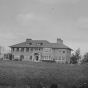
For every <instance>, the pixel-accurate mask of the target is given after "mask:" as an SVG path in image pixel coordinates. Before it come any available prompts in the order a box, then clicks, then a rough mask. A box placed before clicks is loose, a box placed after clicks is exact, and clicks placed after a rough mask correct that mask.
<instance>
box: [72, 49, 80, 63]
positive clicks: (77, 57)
mask: <svg viewBox="0 0 88 88" xmlns="http://www.w3.org/2000/svg"><path fill="white" fill-rule="evenodd" d="M80 59H81V55H80V48H78V49H77V50H76V51H75V54H72V56H71V58H70V63H73V64H77V63H78V61H79V60H80Z"/></svg>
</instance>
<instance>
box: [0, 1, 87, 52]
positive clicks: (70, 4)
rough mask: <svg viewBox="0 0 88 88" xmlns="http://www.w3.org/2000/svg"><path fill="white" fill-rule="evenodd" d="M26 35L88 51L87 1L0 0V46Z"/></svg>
mask: <svg viewBox="0 0 88 88" xmlns="http://www.w3.org/2000/svg"><path fill="white" fill-rule="evenodd" d="M26 38H31V39H38V40H43V39H44V40H48V41H50V42H56V39H57V38H61V39H62V40H63V41H64V44H65V45H67V46H69V47H71V48H72V49H73V50H76V49H78V48H79V47H80V49H81V52H82V53H85V52H88V0H0V45H2V46H5V47H6V48H7V47H8V46H10V45H13V44H17V43H20V42H24V41H25V40H26Z"/></svg>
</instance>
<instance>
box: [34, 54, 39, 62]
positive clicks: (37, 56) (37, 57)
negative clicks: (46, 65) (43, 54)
mask: <svg viewBox="0 0 88 88" xmlns="http://www.w3.org/2000/svg"><path fill="white" fill-rule="evenodd" d="M34 56H35V61H39V54H38V53H35V54H34Z"/></svg>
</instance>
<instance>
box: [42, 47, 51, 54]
mask: <svg viewBox="0 0 88 88" xmlns="http://www.w3.org/2000/svg"><path fill="white" fill-rule="evenodd" d="M43 52H44V53H51V52H52V49H51V48H44V49H43Z"/></svg>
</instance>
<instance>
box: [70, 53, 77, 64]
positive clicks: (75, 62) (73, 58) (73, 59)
mask: <svg viewBox="0 0 88 88" xmlns="http://www.w3.org/2000/svg"><path fill="white" fill-rule="evenodd" d="M70 63H72V64H77V57H76V56H75V55H74V54H72V56H71V58H70Z"/></svg>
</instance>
